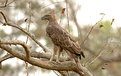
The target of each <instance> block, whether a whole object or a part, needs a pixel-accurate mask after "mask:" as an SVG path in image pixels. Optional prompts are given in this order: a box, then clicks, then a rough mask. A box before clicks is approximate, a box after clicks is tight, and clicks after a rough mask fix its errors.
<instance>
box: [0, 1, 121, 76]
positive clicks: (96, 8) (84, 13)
mask: <svg viewBox="0 0 121 76" xmlns="http://www.w3.org/2000/svg"><path fill="white" fill-rule="evenodd" d="M75 1H77V2H76V5H78V6H80V5H81V8H80V10H79V12H78V13H77V17H78V22H79V24H80V25H81V26H83V25H86V24H91V25H93V24H95V23H96V22H97V21H98V20H99V19H100V18H101V15H100V13H105V14H106V16H105V17H104V20H107V19H108V20H112V19H113V18H114V19H115V22H114V24H113V25H116V26H121V10H120V8H121V0H75ZM19 16H20V15H19ZM0 27H1V26H0ZM3 29H4V28H3ZM6 32H7V31H6ZM40 42H43V41H42V40H40ZM9 62H10V61H9V60H8V61H6V63H9ZM12 64H13V65H15V64H16V62H15V63H14V62H12ZM40 75H42V76H48V74H45V73H44V74H42V72H40V71H39V72H38V71H37V74H36V73H35V74H34V75H32V76H40ZM20 76H24V75H20ZM49 76H56V75H55V74H54V73H53V72H50V73H49Z"/></svg>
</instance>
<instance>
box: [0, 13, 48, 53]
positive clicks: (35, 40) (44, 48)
mask: <svg viewBox="0 0 121 76" xmlns="http://www.w3.org/2000/svg"><path fill="white" fill-rule="evenodd" d="M0 13H1V15H2V16H3V18H4V20H5V23H3V22H1V23H2V24H3V25H8V26H12V27H14V28H17V29H19V30H20V31H22V32H23V33H25V34H26V35H28V36H29V37H30V38H31V39H32V40H33V41H34V42H35V43H36V44H38V45H39V46H40V47H42V48H43V50H44V51H45V52H47V51H48V50H49V51H50V49H48V48H47V47H46V46H43V45H42V44H41V43H40V42H38V41H37V39H36V38H35V36H33V35H31V34H30V33H29V32H27V31H26V30H24V29H23V28H21V27H20V26H19V25H15V24H11V23H9V22H8V21H7V18H6V16H5V14H4V13H3V12H2V11H0Z"/></svg>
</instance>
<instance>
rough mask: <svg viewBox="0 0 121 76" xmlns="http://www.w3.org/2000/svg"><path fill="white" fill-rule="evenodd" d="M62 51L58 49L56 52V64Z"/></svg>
mask: <svg viewBox="0 0 121 76" xmlns="http://www.w3.org/2000/svg"><path fill="white" fill-rule="evenodd" d="M62 50H63V49H62V48H61V47H60V48H59V50H58V51H57V59H56V62H58V63H59V62H60V61H59V58H60V53H61V52H62Z"/></svg>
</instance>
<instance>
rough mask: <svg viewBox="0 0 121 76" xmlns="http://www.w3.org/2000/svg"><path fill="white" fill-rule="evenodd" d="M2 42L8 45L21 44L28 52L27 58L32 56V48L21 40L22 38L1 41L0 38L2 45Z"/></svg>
mask: <svg viewBox="0 0 121 76" xmlns="http://www.w3.org/2000/svg"><path fill="white" fill-rule="evenodd" d="M1 44H7V45H21V46H22V47H23V48H24V50H25V52H26V58H27V59H29V57H30V55H29V54H30V53H29V51H30V48H29V47H28V46H27V45H26V44H25V43H24V42H22V41H20V40H11V41H10V40H9V41H1V40H0V45H1Z"/></svg>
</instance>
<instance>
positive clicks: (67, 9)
mask: <svg viewBox="0 0 121 76" xmlns="http://www.w3.org/2000/svg"><path fill="white" fill-rule="evenodd" d="M66 11H67V22H68V31H69V32H70V28H69V16H68V2H67V0H66Z"/></svg>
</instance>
